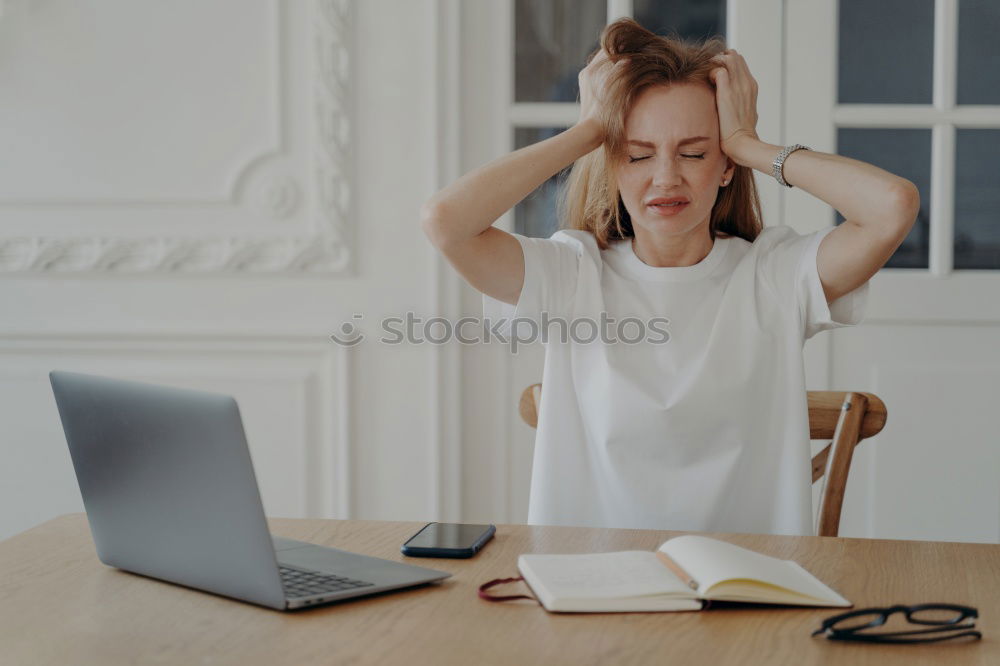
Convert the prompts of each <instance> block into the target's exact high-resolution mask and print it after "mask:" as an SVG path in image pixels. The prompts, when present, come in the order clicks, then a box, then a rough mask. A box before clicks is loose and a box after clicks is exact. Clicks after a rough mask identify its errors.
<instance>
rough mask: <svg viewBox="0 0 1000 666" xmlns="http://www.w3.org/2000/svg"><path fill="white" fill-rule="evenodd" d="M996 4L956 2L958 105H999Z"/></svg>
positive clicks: (991, 0)
mask: <svg viewBox="0 0 1000 666" xmlns="http://www.w3.org/2000/svg"><path fill="white" fill-rule="evenodd" d="M998 34H1000V2H998V1H997V0H962V1H961V2H960V3H958V91H957V92H958V103H959V104H1000V45H998V44H997V35H998Z"/></svg>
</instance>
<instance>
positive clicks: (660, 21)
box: [632, 0, 726, 40]
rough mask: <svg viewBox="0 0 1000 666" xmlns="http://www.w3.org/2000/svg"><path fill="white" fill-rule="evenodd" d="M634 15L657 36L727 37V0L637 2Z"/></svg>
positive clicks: (634, 4)
mask: <svg viewBox="0 0 1000 666" xmlns="http://www.w3.org/2000/svg"><path fill="white" fill-rule="evenodd" d="M632 15H633V16H635V20H636V21H638V22H639V24H640V25H642V26H643V27H645V28H647V29H648V30H652V31H653V32H655V33H656V34H658V35H670V34H673V33H676V34H678V35H680V36H681V37H683V38H685V39H692V40H700V39H704V38H706V37H714V36H715V35H720V36H725V34H726V0H634V2H633V3H632Z"/></svg>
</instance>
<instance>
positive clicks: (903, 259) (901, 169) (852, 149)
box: [837, 128, 931, 268]
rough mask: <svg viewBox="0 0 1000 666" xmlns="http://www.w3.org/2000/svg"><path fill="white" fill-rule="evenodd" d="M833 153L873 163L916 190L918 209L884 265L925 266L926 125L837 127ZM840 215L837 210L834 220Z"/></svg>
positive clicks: (928, 157) (927, 206) (927, 197)
mask: <svg viewBox="0 0 1000 666" xmlns="http://www.w3.org/2000/svg"><path fill="white" fill-rule="evenodd" d="M837 153H838V154H839V155H843V156H845V157H853V158H854V159H856V160H861V161H862V162H868V163H869V164H874V165H875V166H877V167H880V168H882V169H885V170H886V171H889V172H891V173H894V174H896V175H898V176H902V177H903V178H907V179H909V180H911V181H913V183H914V184H915V185H916V186H917V188H918V189H919V190H920V212H919V213H918V214H917V221H916V223H915V224H914V225H913V229H911V230H910V233H909V235H908V236H907V237H906V239H905V240H904V241H903V244H902V245H900V246H899V248H897V249H896V252H895V254H893V255H892V256H891V257H890V258H889V261H888V262H886V264H885V267H886V268H927V266H928V255H929V252H928V250H929V247H930V214H929V212H928V211H930V203H931V131H930V130H928V129H855V128H841V129H840V130H838V131H837ZM843 221H844V218H843V217H841V216H840V214H839V213H838V214H837V224H840V223H841V222H843Z"/></svg>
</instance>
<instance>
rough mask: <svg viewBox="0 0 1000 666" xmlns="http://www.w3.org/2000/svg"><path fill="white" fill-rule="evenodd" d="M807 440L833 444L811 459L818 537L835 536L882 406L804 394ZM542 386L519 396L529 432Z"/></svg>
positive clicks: (839, 395)
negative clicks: (851, 478)
mask: <svg viewBox="0 0 1000 666" xmlns="http://www.w3.org/2000/svg"><path fill="white" fill-rule="evenodd" d="M806 395H807V396H808V399H809V438H810V439H830V440H833V441H832V442H830V443H829V444H827V446H826V447H825V448H824V449H823V450H822V451H820V452H819V453H817V454H816V455H815V456H813V459H812V480H813V483H815V482H816V481H818V480H819V479H820V478H821V477H824V476H825V477H826V478H825V479H824V482H823V488H822V491H821V493H820V505H819V524H818V527H817V530H816V534H817V535H818V536H837V532H838V531H839V529H840V510H841V508H842V507H843V504H844V490H845V488H846V487H847V473H848V472H849V471H850V469H851V457H852V456H853V455H854V447H855V446H857V445H858V444H859V443H860V442H861V440H863V439H866V438H868V437H872V436H874V435H877V434H878V433H879V432H880V431H881V430H882V427H883V426H885V419H886V409H885V403H883V402H882V400H881V399H880V398H879V397H878V396H877V395H875V394H874V393H863V392H860V391H807V392H806ZM541 398H542V385H541V384H532V385H531V386H529V387H527V388H525V389H524V391H523V392H522V393H521V401H520V404H519V405H518V411H519V412H520V413H521V418H522V419H523V420H524V422H525V423H527V424H528V425H529V426H531V427H532V428H535V427H537V425H538V405H539V404H540V401H541Z"/></svg>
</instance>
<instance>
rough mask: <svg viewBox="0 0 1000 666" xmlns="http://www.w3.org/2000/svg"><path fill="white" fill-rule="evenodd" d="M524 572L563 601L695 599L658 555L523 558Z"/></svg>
mask: <svg viewBox="0 0 1000 666" xmlns="http://www.w3.org/2000/svg"><path fill="white" fill-rule="evenodd" d="M518 565H519V567H520V568H521V570H522V571H524V570H525V569H526V570H528V571H529V572H530V573H531V574H534V578H537V579H538V580H540V581H544V584H545V587H546V589H547V591H548V592H549V593H550V594H551V595H552V596H553V597H557V598H560V599H574V598H575V599H580V598H593V599H600V598H613V597H631V596H647V595H653V594H670V595H677V596H680V597H686V598H691V597H693V596H694V594H693V592H692V590H691V589H690V588H688V587H687V586H686V585H685V584H684V583H683V582H681V581H680V580H679V579H678V578H677V576H675V575H674V574H672V573H671V572H670V570H669V569H667V568H666V567H665V566H663V564H662V563H661V562H660V560H659V559H658V558H657V557H656V555H655V554H654V553H650V552H646V551H621V552H617V553H588V554H582V555H547V554H526V555H521V557H520V558H519V562H518Z"/></svg>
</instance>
